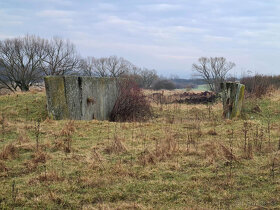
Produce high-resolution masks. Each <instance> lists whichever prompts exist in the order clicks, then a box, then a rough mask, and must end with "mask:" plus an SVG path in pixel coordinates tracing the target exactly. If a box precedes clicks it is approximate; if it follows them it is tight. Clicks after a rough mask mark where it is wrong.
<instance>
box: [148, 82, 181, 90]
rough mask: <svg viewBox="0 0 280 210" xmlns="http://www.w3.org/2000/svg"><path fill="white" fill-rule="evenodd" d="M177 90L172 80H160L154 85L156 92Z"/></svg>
mask: <svg viewBox="0 0 280 210" xmlns="http://www.w3.org/2000/svg"><path fill="white" fill-rule="evenodd" d="M175 88H176V87H175V85H174V83H173V82H172V81H170V80H158V81H157V82H155V84H154V85H153V89H154V90H161V89H166V90H174V89H175Z"/></svg>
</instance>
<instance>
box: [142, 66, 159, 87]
mask: <svg viewBox="0 0 280 210" xmlns="http://www.w3.org/2000/svg"><path fill="white" fill-rule="evenodd" d="M139 75H140V87H142V88H151V87H152V84H153V83H154V82H155V81H157V80H158V78H159V77H158V75H157V72H156V71H155V70H149V69H146V68H144V69H142V70H141V71H140V72H139Z"/></svg>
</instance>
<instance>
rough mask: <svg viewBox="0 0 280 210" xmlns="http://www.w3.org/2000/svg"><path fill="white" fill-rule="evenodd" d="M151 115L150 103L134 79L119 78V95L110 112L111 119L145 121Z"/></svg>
mask: <svg viewBox="0 0 280 210" xmlns="http://www.w3.org/2000/svg"><path fill="white" fill-rule="evenodd" d="M151 116H152V110H151V105H150V103H149V101H148V99H147V98H146V96H145V95H144V94H143V92H142V90H141V89H140V88H139V87H138V86H137V84H136V82H135V80H133V79H131V78H126V79H122V80H120V83H119V95H118V98H117V100H116V103H115V105H114V108H113V110H112V112H111V116H110V120H111V121H121V122H123V121H145V120H147V119H149V118H150V117H151Z"/></svg>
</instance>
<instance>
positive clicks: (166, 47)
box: [0, 0, 280, 73]
mask: <svg viewBox="0 0 280 210" xmlns="http://www.w3.org/2000/svg"><path fill="white" fill-rule="evenodd" d="M0 5H1V9H0V19H1V23H0V26H1V27H0V34H1V36H0V38H1V39H3V38H5V37H8V36H18V35H24V34H26V33H29V34H33V33H34V34H36V35H41V36H43V37H46V38H48V37H52V36H54V35H59V36H61V37H63V38H66V39H70V40H72V41H73V42H74V43H75V44H76V45H77V48H78V49H79V50H80V51H81V54H83V55H85V56H87V55H92V56H107V55H111V54H115V55H119V56H123V57H126V58H127V59H129V60H131V61H133V62H135V63H136V64H139V65H141V66H148V67H149V66H150V67H152V68H155V69H157V70H158V71H159V72H160V73H162V72H165V71H166V69H174V71H180V69H188V68H191V64H192V63H193V62H195V61H196V59H197V58H198V57H200V56H225V57H227V58H230V59H232V60H233V61H234V62H236V63H237V64H238V65H241V66H253V67H254V68H256V69H254V70H258V71H262V69H263V68H264V64H267V66H268V67H267V68H271V69H272V68H275V66H277V62H276V61H273V60H272V59H271V55H276V54H278V52H279V50H280V42H279V37H280V24H279V23H280V15H279V14H280V6H279V4H278V1H277V0H270V1H263V0H248V1H241V0H227V1H224V0H197V1H184V0H164V1H163V0H154V1H152V2H151V1H148V0H141V1H131V0H122V1H113V0H106V1H102V0H93V1H79V2H77V1H74V0H62V1H56V0H45V1H44V0H13V1H5V2H4V1H2V2H0ZM248 55H250V56H248ZM245 58H246V59H245ZM276 60H277V59H276ZM258 64H260V65H258ZM259 66H261V67H259ZM172 67H173V68H172ZM275 71H277V70H275ZM168 72H170V71H168ZM174 73H176V72H174Z"/></svg>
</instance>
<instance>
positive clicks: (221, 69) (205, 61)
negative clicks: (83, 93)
mask: <svg viewBox="0 0 280 210" xmlns="http://www.w3.org/2000/svg"><path fill="white" fill-rule="evenodd" d="M192 67H193V70H194V71H196V72H197V73H198V76H200V77H202V78H203V79H204V80H205V81H206V82H207V84H208V85H209V87H210V89H211V90H212V91H215V92H218V91H219V89H220V83H221V82H224V81H225V79H226V75H227V73H228V72H229V71H230V70H231V69H232V68H233V67H235V63H233V62H228V61H227V60H226V58H224V57H214V58H212V57H210V58H206V57H201V58H199V59H198V64H193V65H192Z"/></svg>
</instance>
